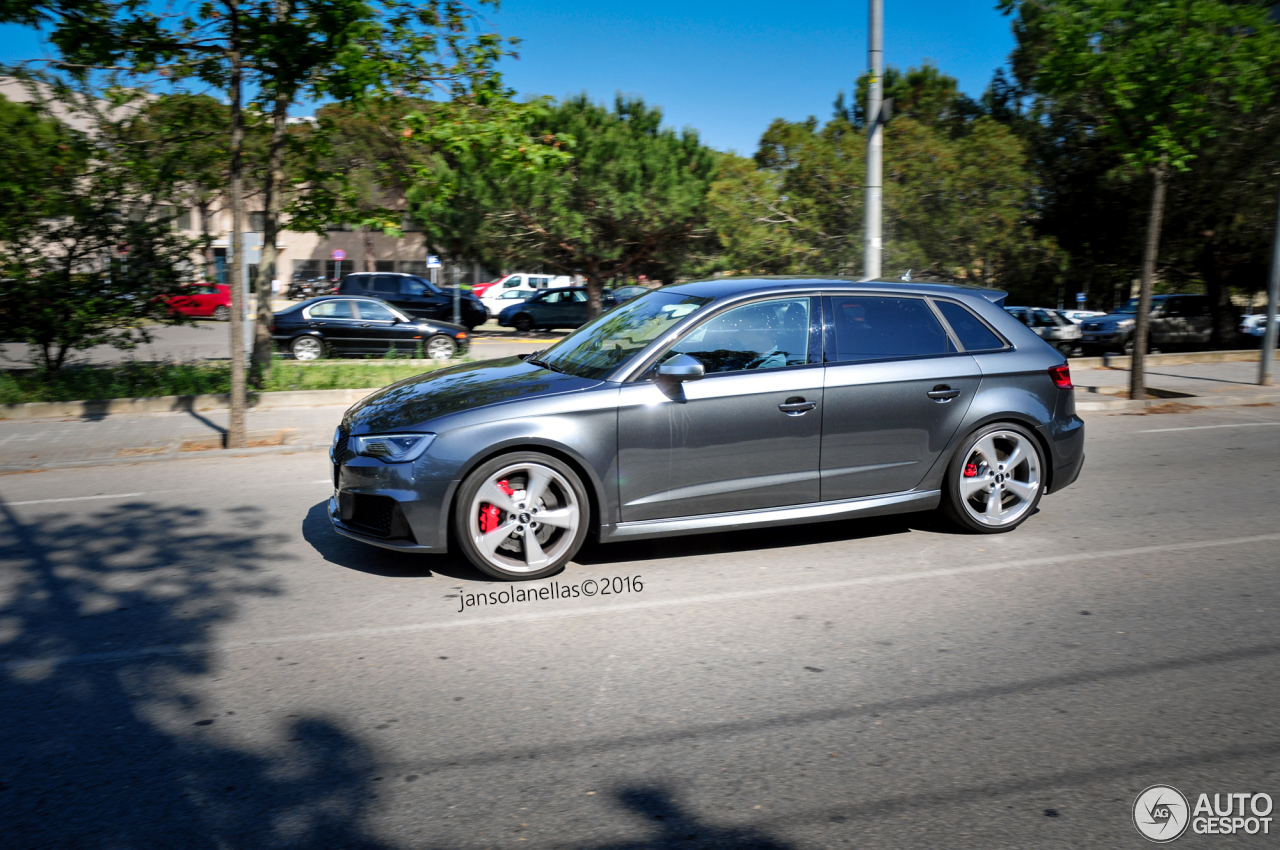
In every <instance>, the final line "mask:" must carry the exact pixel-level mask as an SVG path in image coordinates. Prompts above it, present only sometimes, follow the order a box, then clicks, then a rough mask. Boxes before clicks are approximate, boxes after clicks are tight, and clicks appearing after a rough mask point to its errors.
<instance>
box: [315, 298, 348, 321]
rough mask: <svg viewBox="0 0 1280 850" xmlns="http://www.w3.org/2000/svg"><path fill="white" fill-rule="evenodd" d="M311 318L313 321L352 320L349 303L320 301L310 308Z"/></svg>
mask: <svg viewBox="0 0 1280 850" xmlns="http://www.w3.org/2000/svg"><path fill="white" fill-rule="evenodd" d="M311 318H313V319H350V318H354V317H353V315H352V313H351V302H350V301H322V302H320V303H319V304H317V305H316V306H314V307H312V308H311Z"/></svg>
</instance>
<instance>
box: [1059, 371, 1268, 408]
mask: <svg viewBox="0 0 1280 850" xmlns="http://www.w3.org/2000/svg"><path fill="white" fill-rule="evenodd" d="M1145 376H1146V385H1147V391H1148V394H1149V395H1151V396H1154V397H1156V398H1158V399H1163V400H1166V401H1167V400H1175V401H1182V402H1183V403H1186V404H1191V405H1194V406H1205V405H1212V406H1217V405H1232V404H1252V403H1273V402H1275V401H1276V400H1277V397H1280V386H1269V387H1264V386H1259V384H1258V383H1257V381H1258V362H1257V361H1256V360H1255V361H1253V362H1247V361H1244V362H1227V363H1186V364H1181V365H1167V364H1152V365H1150V366H1148V367H1147V369H1146V370H1145ZM1071 378H1072V381H1073V383H1075V385H1076V405H1077V407H1079V408H1080V409H1082V410H1104V409H1109V408H1116V409H1123V408H1126V407H1128V406H1130V405H1132V406H1135V407H1137V406H1140V405H1141V403H1140V402H1138V403H1135V402H1130V401H1129V399H1128V395H1129V370H1128V369H1105V368H1103V369H1079V368H1078V367H1077V366H1076V364H1074V363H1072V364H1071ZM1149 403H1150V402H1148V404H1149Z"/></svg>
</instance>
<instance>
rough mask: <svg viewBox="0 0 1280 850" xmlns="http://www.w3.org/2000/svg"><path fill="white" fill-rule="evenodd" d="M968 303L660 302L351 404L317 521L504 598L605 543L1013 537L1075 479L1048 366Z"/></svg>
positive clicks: (649, 299) (947, 294)
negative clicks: (810, 525)
mask: <svg viewBox="0 0 1280 850" xmlns="http://www.w3.org/2000/svg"><path fill="white" fill-rule="evenodd" d="M1003 296H1004V294H1003V293H998V292H993V291H991V290H982V289H976V288H969V287H962V286H943V285H934V284H902V283H885V282H878V281H874V282H855V281H848V280H831V279H808V280H794V279H768V278H755V279H734V278H723V279H719V280H709V281H701V282H695V283H686V284H680V285H676V286H667V287H664V288H662V289H660V290H655V291H653V292H649V293H646V294H644V295H641V296H640V297H638V298H635V299H633V300H631V301H628V302H626V303H625V304H622V305H620V306H618V307H617V308H615V309H613V310H611V311H610V312H608V313H606V314H605V315H603V316H601V317H600V318H598V319H596V320H594V321H592V322H589V323H587V324H586V325H584V326H583V327H581V328H579V329H578V330H577V331H576V332H574V333H572V334H570V335H569V336H567V337H565V338H564V339H563V340H562V341H561V342H559V343H558V344H557V345H555V346H554V347H552V348H550V349H547V350H546V351H543V352H539V353H538V354H536V355H534V356H531V357H529V358H528V359H520V358H517V357H510V358H506V359H502V360H492V361H487V362H481V363H468V364H464V365H461V366H456V367H453V368H450V369H445V370H442V371H438V372H431V373H429V374H425V375H421V376H419V377H416V378H411V379H408V380H405V381H401V382H399V383H396V384H392V385H391V386H389V387H386V388H385V389H383V390H380V391H378V392H376V393H374V394H373V395H371V396H369V397H368V398H366V399H364V400H363V401H361V402H359V403H358V404H356V405H354V406H353V407H352V408H351V409H350V410H348V411H347V413H346V414H345V415H344V416H343V418H342V423H341V425H339V427H338V429H337V433H336V434H335V437H334V443H333V447H332V450H331V458H332V461H333V476H334V488H335V492H334V495H333V498H332V499H331V501H330V504H329V512H330V518H331V520H332V522H333V525H334V527H335V528H336V529H337V530H338V531H339V532H340V533H342V534H345V535H347V536H348V537H352V538H355V539H357V540H361V541H364V542H366V543H371V544H374V545H377V546H384V547H387V548H391V549H397V550H402V551H412V552H445V551H447V550H449V549H450V548H454V547H456V549H458V550H460V551H461V552H462V553H463V554H465V555H466V557H467V558H468V559H469V560H470V561H471V562H472V563H474V564H475V565H476V566H477V567H478V568H480V569H481V570H483V571H484V572H486V573H488V574H489V575H490V576H493V577H495V578H499V579H534V578H541V577H543V576H547V575H549V574H551V573H553V572H555V571H557V570H559V569H561V568H562V567H563V565H564V564H565V563H566V562H567V561H568V560H569V559H570V558H572V557H573V555H574V553H575V552H577V550H578V548H579V547H580V546H581V545H582V543H583V541H584V540H585V539H586V537H587V536H588V535H592V536H594V537H596V538H597V539H599V540H600V541H602V542H605V543H608V542H611V541H622V540H636V539H640V538H646V537H661V536H667V535H675V534H696V533H699V532H709V531H720V530H726V529H738V528H755V527H765V526H777V525H785V524H790V523H801V522H812V521H815V520H839V519H847V518H854V517H869V516H877V515H882V514H893V513H902V512H908V511H927V510H933V509H935V508H941V510H943V511H944V512H945V514H946V516H947V517H949V518H950V520H951V521H952V522H954V523H956V524H957V525H959V526H960V527H961V528H963V529H966V530H968V531H972V532H985V533H991V532H1001V531H1009V530H1010V529H1013V528H1015V527H1017V526H1018V525H1019V524H1020V523H1022V522H1023V521H1025V520H1026V519H1027V518H1028V517H1029V516H1031V515H1032V514H1033V513H1034V512H1035V510H1036V506H1037V505H1038V504H1039V501H1040V498H1041V496H1042V495H1043V494H1046V493H1052V492H1054V491H1056V490H1059V489H1061V488H1063V487H1066V486H1067V485H1069V484H1070V483H1072V482H1073V481H1074V480H1075V479H1076V476H1077V475H1078V474H1079V472H1080V468H1081V465H1082V464H1083V462H1084V423H1083V422H1081V420H1080V418H1079V417H1078V416H1076V413H1075V398H1074V392H1073V390H1072V385H1071V377H1070V373H1069V371H1068V368H1067V364H1066V362H1065V361H1064V359H1063V357H1062V355H1061V354H1059V353H1058V352H1057V351H1055V350H1054V349H1053V348H1052V347H1050V346H1049V345H1048V344H1046V343H1045V342H1044V341H1043V340H1041V339H1040V338H1039V337H1037V336H1036V335H1035V334H1034V333H1032V332H1031V330H1030V329H1028V328H1027V327H1026V326H1025V325H1023V324H1022V323H1021V322H1019V321H1018V320H1017V319H1015V318H1013V317H1012V316H1010V315H1009V314H1008V313H1006V312H1005V311H1004V310H1002V309H1001V308H1000V306H999V302H1000V301H1001V300H1002V299H1003Z"/></svg>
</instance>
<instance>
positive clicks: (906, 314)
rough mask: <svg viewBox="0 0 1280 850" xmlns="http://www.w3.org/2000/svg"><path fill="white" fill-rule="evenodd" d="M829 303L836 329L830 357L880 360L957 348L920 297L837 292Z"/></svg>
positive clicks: (838, 359) (828, 354)
mask: <svg viewBox="0 0 1280 850" xmlns="http://www.w3.org/2000/svg"><path fill="white" fill-rule="evenodd" d="M829 300H830V304H831V308H832V313H833V317H832V318H833V320H834V321H833V324H834V331H835V340H834V343H835V344H834V348H835V354H834V356H832V353H831V352H830V351H828V352H827V360H828V361H834V362H847V361H851V360H881V359H884V358H887V357H918V356H921V355H928V354H947V353H949V352H953V351H955V347H954V346H952V344H951V340H950V338H949V337H948V336H947V332H946V331H944V330H943V329H942V324H941V323H940V322H939V321H938V319H937V318H936V317H935V316H934V315H933V311H932V310H930V309H929V305H928V304H925V303H924V301H923V300H922V299H920V298H889V297H883V296H874V295H872V296H865V295H837V296H832V297H831V298H830V299H829Z"/></svg>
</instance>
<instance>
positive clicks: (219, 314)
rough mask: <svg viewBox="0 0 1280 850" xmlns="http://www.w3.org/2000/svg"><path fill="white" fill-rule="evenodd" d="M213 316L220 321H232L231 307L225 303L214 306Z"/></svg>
mask: <svg viewBox="0 0 1280 850" xmlns="http://www.w3.org/2000/svg"><path fill="white" fill-rule="evenodd" d="M213 318H214V320H215V321H218V322H229V321H231V308H230V307H228V306H227V305H225V304H219V305H218V306H217V307H214V308H213Z"/></svg>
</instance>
